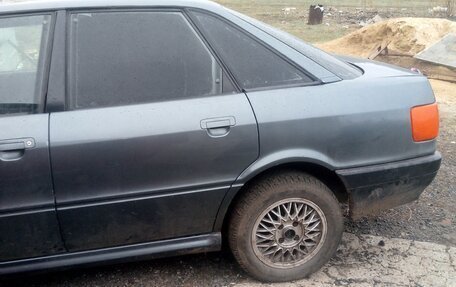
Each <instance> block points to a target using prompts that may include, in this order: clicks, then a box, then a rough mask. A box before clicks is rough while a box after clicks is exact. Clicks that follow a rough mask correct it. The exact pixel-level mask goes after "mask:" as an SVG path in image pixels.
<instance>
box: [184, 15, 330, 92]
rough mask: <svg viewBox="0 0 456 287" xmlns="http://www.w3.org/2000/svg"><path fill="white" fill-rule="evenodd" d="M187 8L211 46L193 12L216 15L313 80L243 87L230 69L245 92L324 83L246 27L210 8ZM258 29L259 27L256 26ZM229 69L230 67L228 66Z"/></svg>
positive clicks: (211, 43)
mask: <svg viewBox="0 0 456 287" xmlns="http://www.w3.org/2000/svg"><path fill="white" fill-rule="evenodd" d="M185 10H186V12H187V13H188V15H189V17H190V18H191V19H192V21H193V22H195V25H196V26H197V27H198V29H199V30H201V33H202V35H204V38H206V41H208V43H209V45H211V47H212V46H213V41H211V40H210V37H209V35H207V34H205V33H204V30H203V29H201V28H200V26H201V23H200V22H199V21H198V19H197V16H196V15H194V14H193V12H197V13H202V14H207V15H209V16H212V17H215V18H217V19H219V20H220V21H222V22H224V23H225V24H227V25H229V26H231V27H232V28H234V29H235V30H237V31H238V32H239V33H242V34H244V35H245V36H247V37H248V38H250V39H251V40H252V41H255V42H256V43H258V44H259V45H261V46H263V47H264V48H265V49H267V50H268V51H270V52H271V53H273V54H275V55H276V56H278V57H279V58H280V59H282V60H283V61H285V62H287V63H288V64H289V65H291V66H292V67H293V68H295V69H297V70H298V71H299V72H301V73H303V74H304V75H306V76H307V77H309V78H310V79H311V80H312V81H311V82H307V83H297V84H283V85H273V86H266V87H259V88H253V89H243V88H242V86H241V85H240V81H239V79H236V77H235V76H234V74H233V73H232V71H230V73H231V74H232V76H233V79H234V80H235V81H236V84H237V86H238V87H240V88H241V89H242V91H243V92H245V93H247V92H256V91H267V90H277V89H286V88H295V87H307V86H318V85H322V81H321V80H320V79H318V78H317V77H316V76H314V75H313V74H311V73H310V72H309V71H307V70H306V69H304V68H303V67H301V66H300V65H298V64H297V63H295V62H294V61H292V60H291V59H289V58H288V57H286V56H285V55H283V54H282V53H280V52H279V51H277V49H274V48H273V47H271V46H270V45H269V44H267V43H266V42H264V41H263V40H261V39H259V38H258V37H256V36H255V35H253V34H252V33H250V32H249V31H246V30H245V29H244V28H242V27H240V26H239V25H237V24H236V23H234V22H232V21H230V20H228V19H226V18H225V17H223V16H221V15H219V14H216V13H213V12H211V11H208V10H204V9H200V8H186V9H185ZM248 24H249V23H248ZM250 25H251V24H250ZM252 26H253V25H252ZM253 27H254V28H256V27H255V26H253ZM256 29H258V28H256ZM268 35H269V34H268ZM213 49H214V51H215V53H217V56H218V57H219V58H220V59H221V60H222V61H224V59H223V58H222V57H221V56H220V54H219V52H218V51H217V49H215V48H213ZM227 69H229V68H228V67H227Z"/></svg>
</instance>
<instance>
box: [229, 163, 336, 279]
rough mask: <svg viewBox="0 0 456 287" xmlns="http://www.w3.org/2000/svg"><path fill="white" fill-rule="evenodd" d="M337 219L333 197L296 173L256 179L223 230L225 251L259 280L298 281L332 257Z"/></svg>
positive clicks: (314, 180) (312, 181)
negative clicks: (226, 233) (227, 246)
mask: <svg viewBox="0 0 456 287" xmlns="http://www.w3.org/2000/svg"><path fill="white" fill-rule="evenodd" d="M342 232H343V219H342V213H341V210H340V207H339V203H338V201H337V199H336V198H335V196H334V194H333V193H332V192H331V191H330V190H329V189H328V187H326V186H325V185H324V184H323V183H322V182H321V181H319V180H318V179H316V178H315V177H312V176H310V175H307V174H304V173H300V172H286V173H279V174H275V175H272V176H270V177H268V178H264V179H263V180H260V181H259V182H257V183H256V184H254V185H253V186H251V187H250V189H249V190H248V191H247V192H246V193H245V194H244V195H243V196H242V197H241V198H240V199H239V200H238V202H237V203H236V205H235V207H234V209H233V213H232V217H231V221H230V229H229V243H230V247H231V250H232V252H233V254H234V256H235V258H236V259H237V261H238V262H239V264H240V265H241V267H242V268H243V269H245V270H246V271H247V272H248V273H249V274H251V275H252V276H254V277H255V278H257V279H259V280H261V281H267V282H281V281H290V280H296V279H300V278H304V277H306V276H308V275H310V274H311V273H313V272H315V271H317V270H318V269H320V268H321V266H323V264H325V263H326V262H327V261H328V260H329V259H330V258H331V257H332V256H333V255H334V253H335V252H336V250H337V247H338V245H339V242H340V239H341V237H342Z"/></svg>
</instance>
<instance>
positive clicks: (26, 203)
mask: <svg viewBox="0 0 456 287" xmlns="http://www.w3.org/2000/svg"><path fill="white" fill-rule="evenodd" d="M51 22H52V16H51V15H28V16H25V15H23V16H9V17H1V18H0V261H8V260H13V259H19V258H28V257H37V256H44V255H50V254H55V253H60V252H64V248H63V244H62V241H61V237H60V233H59V225H58V222H57V216H56V210H55V206H54V194H53V189H52V180H51V168H50V161H49V140H48V136H49V134H48V127H49V115H48V114H46V113H43V105H44V91H45V86H46V85H44V83H45V78H46V77H45V74H46V68H45V67H46V62H47V61H46V59H47V57H48V51H49V49H48V46H49V45H48V44H49V38H50V37H49V36H50V29H51Z"/></svg>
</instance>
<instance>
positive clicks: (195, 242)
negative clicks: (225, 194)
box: [0, 232, 222, 275]
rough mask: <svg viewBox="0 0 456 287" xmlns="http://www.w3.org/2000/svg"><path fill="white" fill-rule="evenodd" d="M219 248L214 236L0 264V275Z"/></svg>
mask: <svg viewBox="0 0 456 287" xmlns="http://www.w3.org/2000/svg"><path fill="white" fill-rule="evenodd" d="M221 245H222V237H221V233H220V232H215V233H210V234H204V235H197V236H191V237H182V238H176V239H168V240H161V241H154V242H148V243H141V244H134V245H127V246H119V247H110V248H104V249H96V250H89V251H81V252H73V253H65V254H58V255H52V256H46V257H37V258H31V259H21V260H14V261H6V262H0V275H6V274H14V273H22V272H35V271H40V270H46V271H47V270H58V269H68V268H70V267H71V268H73V267H88V266H93V265H109V264H115V263H125V262H131V261H141V260H149V259H154V258H160V257H170V256H177V255H184V254H194V253H204V252H211V251H219V250H220V249H221Z"/></svg>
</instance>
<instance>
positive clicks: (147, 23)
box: [70, 11, 233, 109]
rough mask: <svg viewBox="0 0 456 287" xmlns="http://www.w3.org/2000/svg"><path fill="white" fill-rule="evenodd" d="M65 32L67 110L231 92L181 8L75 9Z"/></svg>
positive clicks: (217, 66)
mask: <svg viewBox="0 0 456 287" xmlns="http://www.w3.org/2000/svg"><path fill="white" fill-rule="evenodd" d="M70 31H71V32H70V33H71V34H70V69H71V73H70V78H71V83H70V95H71V97H70V98H71V99H70V101H71V108H72V109H84V108H96V107H110V106H120V105H129V104H140V103H150V102H159V101H169V100H176V99H187V98H195V97H203V96H211V95H218V94H222V93H223V92H232V91H233V88H232V86H231V84H230V83H229V82H227V83H224V81H228V80H227V79H226V77H223V72H222V69H221V67H220V66H219V64H218V63H217V61H216V60H215V58H214V57H213V56H212V55H211V53H210V52H209V50H208V49H207V47H206V46H205V44H204V43H203V42H202V40H201V39H200V37H199V36H198V34H197V33H196V32H195V31H194V29H193V28H192V27H191V25H190V24H189V23H188V21H187V19H186V18H185V17H184V16H183V15H182V13H179V12H164V11H146V12H96V13H78V14H73V15H71V29H70Z"/></svg>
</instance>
